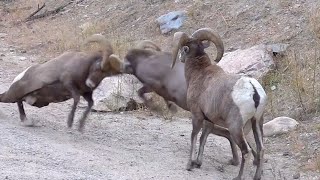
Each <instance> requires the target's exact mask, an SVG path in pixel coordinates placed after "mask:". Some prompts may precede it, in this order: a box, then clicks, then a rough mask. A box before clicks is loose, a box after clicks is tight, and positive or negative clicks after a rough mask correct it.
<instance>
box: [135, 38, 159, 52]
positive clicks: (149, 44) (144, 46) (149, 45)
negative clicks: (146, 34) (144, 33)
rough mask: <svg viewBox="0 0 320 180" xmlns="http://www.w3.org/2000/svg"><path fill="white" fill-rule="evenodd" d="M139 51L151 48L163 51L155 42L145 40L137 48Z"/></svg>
mask: <svg viewBox="0 0 320 180" xmlns="http://www.w3.org/2000/svg"><path fill="white" fill-rule="evenodd" d="M136 48H138V49H147V48H150V49H153V50H155V51H161V48H160V47H159V46H158V45H156V44H155V43H154V42H153V41H150V40H143V41H141V42H140V43H139V44H138V45H137V47H136Z"/></svg>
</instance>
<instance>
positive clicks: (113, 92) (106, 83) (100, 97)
mask: <svg viewBox="0 0 320 180" xmlns="http://www.w3.org/2000/svg"><path fill="white" fill-rule="evenodd" d="M140 87H142V84H141V83H140V82H139V81H138V79H136V78H135V77H134V76H132V75H122V76H114V77H107V78H105V79H104V80H103V81H102V82H101V84H100V85H99V86H98V87H97V89H95V90H94V93H93V99H94V103H95V105H94V106H93V108H92V109H93V110H95V111H116V110H119V109H120V110H134V109H135V107H137V106H138V105H137V103H142V100H141V99H140V98H139V96H138V94H137V90H138V89H139V88H140ZM81 104H83V105H85V106H86V102H84V101H82V102H81Z"/></svg>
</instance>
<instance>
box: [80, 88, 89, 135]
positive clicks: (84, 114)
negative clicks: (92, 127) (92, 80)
mask: <svg viewBox="0 0 320 180" xmlns="http://www.w3.org/2000/svg"><path fill="white" fill-rule="evenodd" d="M83 98H84V99H85V100H86V101H87V102H88V106H87V108H86V110H85V111H84V113H83V115H82V117H81V119H80V121H79V129H78V130H79V131H80V132H82V131H83V127H84V124H85V121H86V119H87V117H88V114H89V112H90V110H91V108H92V106H93V99H92V92H89V93H86V94H84V95H83Z"/></svg>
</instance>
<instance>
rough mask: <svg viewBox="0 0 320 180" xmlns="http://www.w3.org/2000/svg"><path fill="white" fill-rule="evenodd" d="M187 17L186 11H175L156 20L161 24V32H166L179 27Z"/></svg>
mask: <svg viewBox="0 0 320 180" xmlns="http://www.w3.org/2000/svg"><path fill="white" fill-rule="evenodd" d="M186 17H187V16H186V12H185V11H173V12H169V13H168V14H165V15H162V16H160V17H158V18H157V20H156V21H157V23H158V24H159V26H160V30H161V33H162V34H166V33H168V32H170V31H172V30H173V29H179V28H180V27H181V26H182V24H183V21H184V20H185V19H186Z"/></svg>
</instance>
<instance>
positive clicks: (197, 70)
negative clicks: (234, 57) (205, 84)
mask: <svg viewBox="0 0 320 180" xmlns="http://www.w3.org/2000/svg"><path fill="white" fill-rule="evenodd" d="M221 72H223V70H222V69H221V68H220V67H219V66H217V65H213V64H212V63H211V61H210V59H209V57H208V55H207V54H202V55H201V56H197V57H196V58H194V57H186V62H185V76H186V81H187V84H189V83H190V81H191V80H192V78H197V79H202V78H204V76H208V75H209V76H212V75H215V74H216V73H221ZM199 83H201V82H199Z"/></svg>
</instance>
